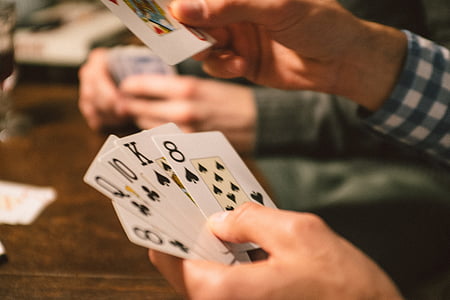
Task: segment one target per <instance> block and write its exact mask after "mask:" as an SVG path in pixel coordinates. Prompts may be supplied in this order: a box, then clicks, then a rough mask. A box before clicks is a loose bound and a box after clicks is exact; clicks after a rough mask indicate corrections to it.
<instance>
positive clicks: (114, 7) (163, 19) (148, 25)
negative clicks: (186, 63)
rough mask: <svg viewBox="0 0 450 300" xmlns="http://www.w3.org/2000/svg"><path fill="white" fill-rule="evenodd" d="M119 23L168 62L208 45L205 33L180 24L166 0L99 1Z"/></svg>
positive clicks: (179, 59)
mask: <svg viewBox="0 0 450 300" xmlns="http://www.w3.org/2000/svg"><path fill="white" fill-rule="evenodd" d="M101 1H102V2H103V3H104V4H105V5H106V6H107V7H108V8H109V9H110V10H111V11H112V12H113V13H114V14H115V15H116V16H118V17H119V18H120V19H121V20H122V22H123V23H124V24H125V25H126V26H127V27H128V28H129V29H130V30H131V31H132V32H133V33H134V34H135V35H136V36H137V37H138V38H140V39H141V40H142V42H143V43H144V44H145V45H147V46H148V47H149V48H150V49H152V51H153V52H154V53H156V54H157V55H159V56H160V57H161V58H162V59H163V60H164V61H165V62H166V63H168V64H170V65H174V64H177V63H179V62H181V61H183V60H185V59H187V58H189V57H191V56H193V55H194V54H196V53H198V52H200V51H202V50H205V49H206V48H208V47H210V46H211V45H212V43H213V42H214V40H213V39H212V38H211V37H210V36H208V35H207V34H205V33H203V32H201V31H199V30H196V29H194V28H189V27H187V26H184V25H183V24H181V23H179V22H178V21H177V20H175V19H174V18H173V17H172V16H171V14H170V12H169V10H168V4H169V3H170V0H101Z"/></svg>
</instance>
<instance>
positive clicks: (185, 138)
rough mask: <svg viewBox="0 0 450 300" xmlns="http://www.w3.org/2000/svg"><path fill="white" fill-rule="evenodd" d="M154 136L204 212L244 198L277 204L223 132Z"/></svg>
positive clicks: (226, 207) (233, 205)
mask: <svg viewBox="0 0 450 300" xmlns="http://www.w3.org/2000/svg"><path fill="white" fill-rule="evenodd" d="M153 140H154V141H155V144H156V145H157V146H158V148H159V149H160V151H161V152H162V154H163V155H164V157H165V158H166V159H167V161H168V163H169V165H170V166H171V167H172V168H173V170H174V171H175V173H176V174H177V176H178V178H179V179H180V181H181V182H182V184H183V186H184V187H185V188H186V190H187V192H188V193H189V194H190V195H191V196H192V198H193V199H194V201H195V202H196V203H197V205H198V206H199V207H200V209H201V210H202V211H203V213H204V214H205V215H206V216H210V215H212V214H213V213H216V212H219V211H223V210H233V209H234V208H236V207H238V206H239V205H241V204H242V203H245V202H247V201H252V202H256V203H259V204H262V205H265V206H268V207H276V206H275V204H274V203H273V202H272V200H271V199H270V197H269V195H268V194H267V193H266V192H265V191H264V189H263V188H262V187H261V185H260V184H259V183H258V181H257V180H256V178H255V177H254V176H253V174H252V173H251V172H250V170H249V169H248V168H247V166H246V165H245V163H244V162H243V160H242V159H241V158H240V157H239V155H238V154H237V152H236V151H235V150H234V148H233V147H232V146H231V144H230V143H229V142H228V141H227V139H226V138H225V136H224V135H223V134H222V133H220V132H202V133H190V134H176V135H157V136H154V137H153Z"/></svg>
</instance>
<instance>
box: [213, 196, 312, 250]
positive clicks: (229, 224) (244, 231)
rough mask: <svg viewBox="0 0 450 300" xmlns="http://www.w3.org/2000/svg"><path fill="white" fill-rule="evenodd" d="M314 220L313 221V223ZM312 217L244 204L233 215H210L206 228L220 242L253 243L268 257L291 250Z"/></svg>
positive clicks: (224, 213)
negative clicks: (294, 238)
mask: <svg viewBox="0 0 450 300" xmlns="http://www.w3.org/2000/svg"><path fill="white" fill-rule="evenodd" d="M313 219H314V220H313ZM315 219H318V217H315V218H314V216H313V215H311V214H307V213H297V212H290V211H284V210H277V209H273V208H268V207H265V206H262V205H258V204H254V203H250V202H247V203H245V204H243V205H241V206H240V207H238V208H237V209H236V210H235V211H227V212H223V213H219V214H215V215H212V216H211V217H210V218H209V220H208V224H209V226H210V228H211V230H212V232H213V233H214V234H215V235H216V236H217V237H218V238H219V239H221V240H224V241H229V242H233V243H246V242H253V243H256V244H258V245H260V246H261V247H262V248H263V249H264V250H265V251H267V252H268V253H269V254H274V252H276V251H284V250H285V249H288V248H291V247H293V245H294V244H295V243H296V242H297V240H295V241H294V240H293V238H292V237H293V236H295V237H296V239H299V238H301V235H302V234H303V232H302V231H303V230H304V231H305V232H306V231H307V230H308V226H310V225H308V224H309V223H313V222H310V221H311V220H313V221H314V222H315Z"/></svg>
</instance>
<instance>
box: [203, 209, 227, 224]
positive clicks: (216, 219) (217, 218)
mask: <svg viewBox="0 0 450 300" xmlns="http://www.w3.org/2000/svg"><path fill="white" fill-rule="evenodd" d="M229 214H230V212H229V211H223V212H218V213H215V214H213V215H211V216H210V217H209V218H208V222H211V223H221V222H223V221H224V220H225V219H226V217H227V216H228V215H229Z"/></svg>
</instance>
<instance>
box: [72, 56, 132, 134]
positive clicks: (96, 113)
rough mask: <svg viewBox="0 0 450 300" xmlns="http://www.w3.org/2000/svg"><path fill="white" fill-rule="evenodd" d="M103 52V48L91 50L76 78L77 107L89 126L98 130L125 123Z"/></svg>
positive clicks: (116, 89) (124, 114)
mask: <svg viewBox="0 0 450 300" xmlns="http://www.w3.org/2000/svg"><path fill="white" fill-rule="evenodd" d="M107 53H108V50H107V49H103V48H98V49H94V50H93V51H92V52H91V53H90V54H89V57H88V60H87V61H86V63H85V64H84V65H83V66H82V67H81V69H80V71H79V75H78V77H79V80H80V87H79V101H78V106H79V108H80V111H81V113H82V114H83V116H84V117H85V119H86V122H87V123H88V125H89V127H90V128H92V129H94V130H99V131H100V130H103V129H105V128H111V127H112V128H114V127H119V126H122V125H124V124H125V123H127V122H128V116H127V115H126V113H125V112H124V111H121V110H120V107H121V106H120V105H119V104H120V101H121V98H122V96H121V93H120V91H119V90H118V88H117V86H116V84H115V83H114V82H113V80H112V78H111V75H110V73H109V70H108V62H107Z"/></svg>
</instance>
